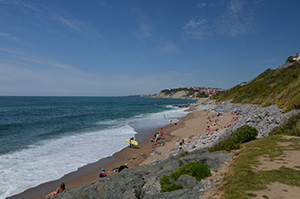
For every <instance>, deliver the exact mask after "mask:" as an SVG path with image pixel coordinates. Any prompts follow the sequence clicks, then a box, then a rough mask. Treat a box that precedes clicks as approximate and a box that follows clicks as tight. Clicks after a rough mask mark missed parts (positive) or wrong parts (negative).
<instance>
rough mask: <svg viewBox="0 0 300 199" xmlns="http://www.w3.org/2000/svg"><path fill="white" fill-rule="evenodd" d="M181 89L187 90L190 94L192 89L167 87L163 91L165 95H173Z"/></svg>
mask: <svg viewBox="0 0 300 199" xmlns="http://www.w3.org/2000/svg"><path fill="white" fill-rule="evenodd" d="M179 91H186V92H187V93H188V94H190V92H191V91H192V90H191V89H188V88H173V89H165V90H162V91H161V92H162V93H164V94H165V95H173V94H175V93H177V92H179Z"/></svg>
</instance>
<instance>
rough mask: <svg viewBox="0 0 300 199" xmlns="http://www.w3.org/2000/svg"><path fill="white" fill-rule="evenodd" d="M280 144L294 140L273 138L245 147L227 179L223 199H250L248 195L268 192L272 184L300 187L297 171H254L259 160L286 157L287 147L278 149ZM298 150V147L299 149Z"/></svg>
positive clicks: (284, 169) (256, 141) (275, 136)
mask: <svg viewBox="0 0 300 199" xmlns="http://www.w3.org/2000/svg"><path fill="white" fill-rule="evenodd" d="M278 142H291V140H286V139H284V138H283V137H282V136H280V135H273V136H269V137H266V138H262V139H259V140H255V141H252V142H249V143H246V144H244V145H245V149H244V150H242V151H241V152H240V154H239V156H238V158H237V160H236V162H235V164H234V169H233V170H232V171H231V172H230V173H228V174H227V176H226V177H225V179H226V184H225V185H224V186H223V189H224V197H223V198H224V199H232V198H240V199H243V198H245V199H246V198H248V197H249V195H248V194H247V193H246V192H249V191H257V190H263V189H266V188H267V185H268V184H270V183H271V182H280V183H283V184H287V185H293V186H298V187H300V171H298V170H294V169H291V168H286V167H281V168H279V169H278V170H271V171H257V172H255V171H254V168H255V167H257V166H258V165H259V161H258V158H259V157H261V156H267V157H269V158H270V159H271V160H273V161H274V160H276V159H277V158H278V157H280V156H282V155H283V151H284V150H286V149H287V147H284V146H278V145H277V143H278ZM295 142H297V143H299V142H300V140H299V139H298V140H295ZM289 148H290V146H289ZM292 148H293V147H292ZM295 148H298V146H297V145H296V146H295Z"/></svg>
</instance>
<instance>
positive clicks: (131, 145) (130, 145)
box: [129, 137, 134, 148]
mask: <svg viewBox="0 0 300 199" xmlns="http://www.w3.org/2000/svg"><path fill="white" fill-rule="evenodd" d="M132 140H134V138H133V137H131V138H130V140H129V142H130V143H129V147H130V148H132V147H133V144H131V141H132Z"/></svg>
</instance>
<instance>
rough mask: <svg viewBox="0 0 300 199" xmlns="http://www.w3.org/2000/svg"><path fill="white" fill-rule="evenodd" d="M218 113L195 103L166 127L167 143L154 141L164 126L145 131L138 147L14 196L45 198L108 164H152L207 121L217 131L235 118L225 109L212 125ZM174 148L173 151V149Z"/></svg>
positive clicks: (95, 175) (109, 167)
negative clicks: (181, 116) (212, 119)
mask: <svg viewBox="0 0 300 199" xmlns="http://www.w3.org/2000/svg"><path fill="white" fill-rule="evenodd" d="M214 115H215V113H210V112H207V111H204V110H202V108H200V107H197V106H196V107H193V111H191V113H189V114H188V115H187V116H186V117H184V118H182V119H180V121H179V122H177V123H174V124H170V125H168V126H165V127H163V131H164V142H165V145H164V146H161V145H160V144H156V145H155V146H154V145H153V144H152V143H151V136H153V135H154V133H156V132H159V130H160V129H158V130H157V131H155V132H149V133H148V134H147V135H143V136H147V137H146V139H145V138H144V140H145V141H144V142H142V143H139V145H138V147H135V148H130V147H126V148H124V149H123V150H121V151H119V152H117V153H115V154H114V155H112V156H111V157H108V158H104V159H101V160H99V161H98V162H96V163H93V164H89V165H86V166H84V167H82V168H80V169H79V170H78V171H76V172H73V173H70V174H67V175H65V176H64V177H62V178H61V179H58V180H55V181H52V182H47V183H44V184H42V185H39V186H37V187H35V188H31V189H28V190H26V191H25V192H23V193H21V194H18V195H15V196H13V197H10V198H35V199H42V198H45V196H46V195H47V194H49V193H50V192H51V191H53V190H55V189H56V187H58V186H59V184H60V183H61V182H64V183H65V184H66V189H72V188H74V187H77V186H80V185H82V184H88V183H91V182H93V181H94V180H96V179H98V178H99V173H100V172H101V169H102V168H105V170H106V173H107V174H108V176H110V175H113V174H114V172H112V170H113V169H114V168H117V167H119V166H120V165H123V164H125V163H127V164H128V167H129V168H134V167H138V166H139V165H143V164H149V163H151V162H153V161H156V160H160V159H165V158H167V157H169V155H170V154H172V153H176V151H177V150H178V148H179V143H180V142H181V140H182V139H184V141H185V143H187V142H188V141H189V140H190V138H192V137H193V136H196V135H205V134H206V133H207V125H210V131H212V132H214V131H213V130H215V129H218V128H223V127H224V125H227V124H230V123H231V122H232V119H233V116H232V115H231V114H230V113H224V114H223V115H222V116H220V117H218V120H219V121H218V122H217V124H215V125H213V126H211V124H210V122H209V121H208V120H207V119H208V117H209V118H213V117H214ZM184 147H185V146H184V145H183V149H184ZM171 150H172V151H173V152H171Z"/></svg>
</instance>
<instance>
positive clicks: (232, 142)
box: [209, 125, 258, 151]
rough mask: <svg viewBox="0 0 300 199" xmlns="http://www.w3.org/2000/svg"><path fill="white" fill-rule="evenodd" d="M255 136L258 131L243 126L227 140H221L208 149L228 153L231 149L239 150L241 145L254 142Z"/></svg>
mask: <svg viewBox="0 0 300 199" xmlns="http://www.w3.org/2000/svg"><path fill="white" fill-rule="evenodd" d="M257 135H258V131H257V129H256V128H254V127H251V126H249V125H244V126H242V127H240V128H238V129H237V130H236V131H235V132H234V133H233V134H232V135H231V136H230V137H229V138H227V139H225V140H222V141H221V142H219V143H218V144H216V145H215V146H213V147H212V148H210V150H209V151H220V150H226V151H230V150H233V149H239V148H240V145H241V144H242V143H246V142H249V141H251V140H255V139H256V136H257Z"/></svg>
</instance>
